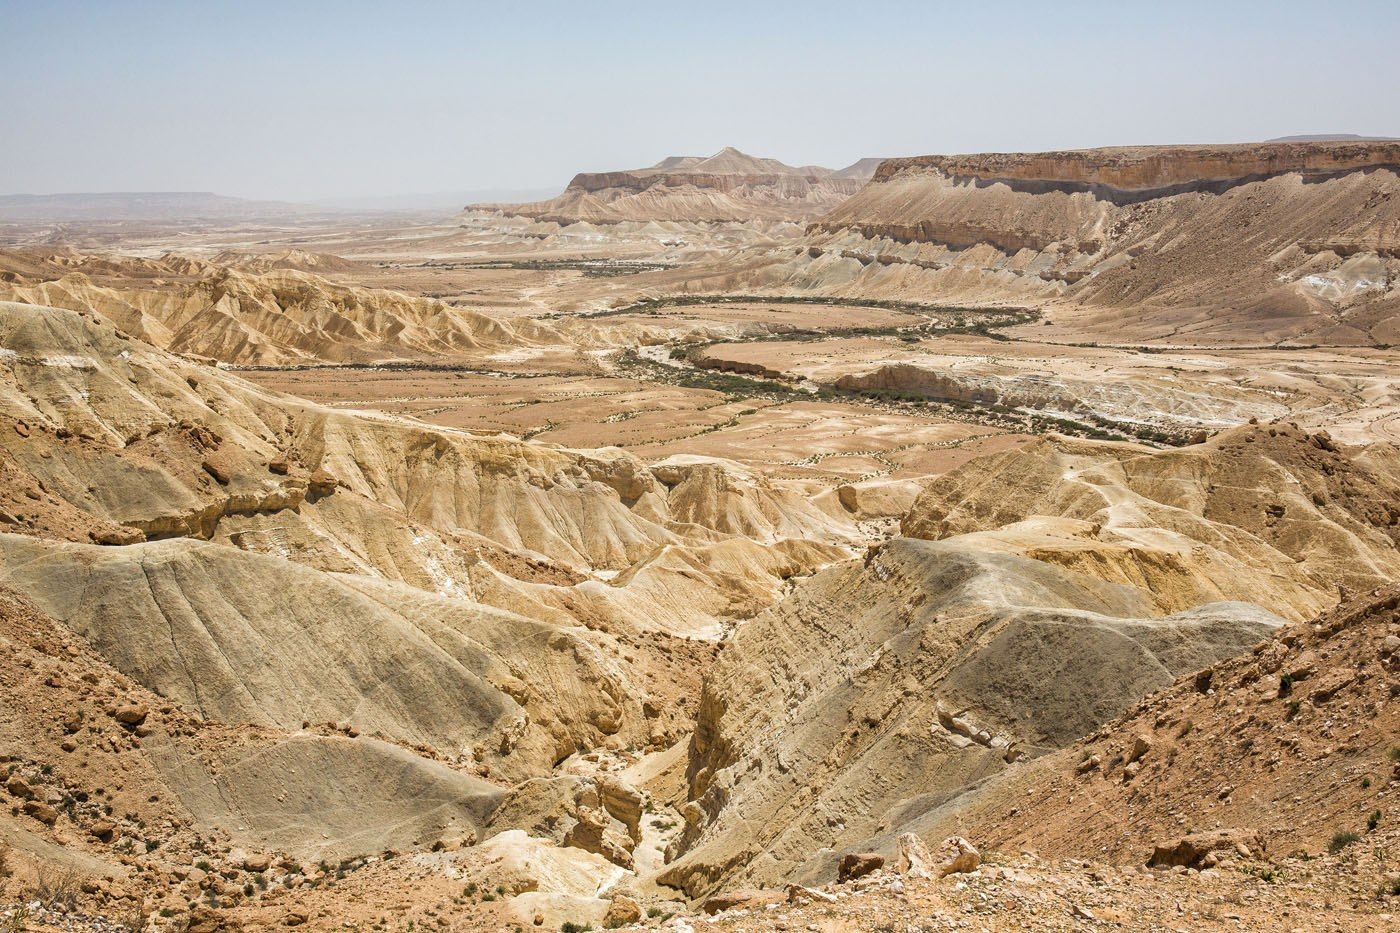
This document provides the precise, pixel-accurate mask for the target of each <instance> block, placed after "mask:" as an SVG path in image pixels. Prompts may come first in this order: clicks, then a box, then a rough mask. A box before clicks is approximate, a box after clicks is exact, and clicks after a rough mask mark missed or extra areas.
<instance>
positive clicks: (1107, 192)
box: [694, 142, 1400, 345]
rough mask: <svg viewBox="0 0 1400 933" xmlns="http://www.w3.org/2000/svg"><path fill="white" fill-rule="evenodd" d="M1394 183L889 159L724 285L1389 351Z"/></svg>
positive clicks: (1388, 148) (1286, 149)
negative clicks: (997, 307)
mask: <svg viewBox="0 0 1400 933" xmlns="http://www.w3.org/2000/svg"><path fill="white" fill-rule="evenodd" d="M1398 172H1400V144H1396V143H1394V142H1347V143H1337V142H1307V143H1268V144H1258V145H1242V146H1160V147H1135V148H1124V149H1091V150H1082V151H1076V152H1053V153H994V154H984V155H967V156H920V157H915V158H905V159H890V160H886V161H885V162H884V163H882V165H881V167H880V169H879V171H878V172H877V173H876V175H875V176H874V177H873V178H872V180H871V181H870V183H869V184H867V185H866V186H865V187H864V188H862V189H861V190H860V192H859V193H857V194H856V195H854V196H852V197H851V198H850V199H849V200H847V201H846V202H844V203H843V204H841V205H840V206H838V207H836V208H835V209H833V210H832V211H831V212H830V213H829V214H827V215H826V216H824V217H822V218H820V219H819V220H817V221H815V222H814V223H813V224H812V225H811V226H810V227H809V232H808V238H807V239H808V243H806V244H805V245H804V246H802V247H800V248H798V249H796V250H793V251H791V252H790V253H787V254H786V255H778V256H769V257H768V258H766V259H764V260H761V261H755V262H754V263H753V264H751V265H749V266H747V267H745V268H744V269H743V270H742V275H743V277H744V280H745V281H746V283H747V284H748V285H749V286H750V287H754V286H757V287H774V288H782V289H784V290H791V289H794V288H795V289H799V290H802V291H812V292H816V293H818V294H825V295H851V296H863V297H881V298H913V297H915V296H917V298H918V300H920V301H926V302H927V301H946V302H948V303H995V304H1034V305H1036V306H1038V307H1042V308H1049V309H1052V314H1051V315H1050V317H1051V319H1052V322H1053V323H1054V324H1055V325H1057V326H1060V327H1063V328H1069V329H1073V330H1074V331H1075V332H1076V333H1079V334H1082V333H1084V332H1086V331H1087V332H1088V333H1089V334H1090V335H1091V336H1094V337H1095V338H1097V339H1100V340H1102V341H1106V342H1114V343H1122V342H1130V341H1137V342H1147V341H1160V342H1170V343H1174V344H1188V345H1189V344H1192V343H1211V344H1227V345H1228V344H1235V345H1238V344H1256V343H1272V342H1275V341H1281V340H1282V341H1289V342H1293V343H1319V344H1346V345H1353V344H1387V343H1394V342H1397V340H1400V197H1398V196H1397V195H1400V174H1397V173H1398ZM727 274H729V275H732V274H733V269H729V270H727ZM694 287H695V288H696V289H697V290H701V289H703V288H706V287H710V286H709V285H708V284H707V283H705V282H704V281H703V280H701V281H697V282H696V284H695V286H694ZM1037 333H1039V334H1042V335H1044V336H1051V335H1055V334H1057V333H1058V331H1056V330H1044V331H1037Z"/></svg>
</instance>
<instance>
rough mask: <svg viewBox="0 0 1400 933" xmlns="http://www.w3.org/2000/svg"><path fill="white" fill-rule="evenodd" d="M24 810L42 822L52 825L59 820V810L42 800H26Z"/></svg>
mask: <svg viewBox="0 0 1400 933" xmlns="http://www.w3.org/2000/svg"><path fill="white" fill-rule="evenodd" d="M24 812H25V813H28V814H29V815H30V816H32V817H34V819H36V820H38V821H39V822H40V823H45V824H47V825H49V826H52V825H53V824H54V823H57V822H58V811H57V810H55V809H54V808H53V807H51V806H49V805H48V804H46V803H44V802H43V801H42V800H26V801H25V802H24Z"/></svg>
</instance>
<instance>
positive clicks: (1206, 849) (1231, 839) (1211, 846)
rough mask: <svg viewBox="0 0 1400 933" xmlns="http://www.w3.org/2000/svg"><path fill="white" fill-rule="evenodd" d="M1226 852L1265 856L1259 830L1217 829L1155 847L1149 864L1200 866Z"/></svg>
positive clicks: (1168, 866) (1165, 866) (1217, 858)
mask: <svg viewBox="0 0 1400 933" xmlns="http://www.w3.org/2000/svg"><path fill="white" fill-rule="evenodd" d="M1222 853H1225V854H1231V853H1233V854H1235V855H1239V856H1240V857H1242V858H1255V857H1257V856H1260V855H1263V853H1264V846H1263V843H1262V842H1261V840H1260V838H1259V833H1257V832H1255V831H1254V830H1252V829H1216V830H1211V831H1210V832H1204V833H1192V834H1191V835H1189V836H1183V837H1182V838H1180V839H1177V840H1176V841H1174V842H1169V843H1165V844H1163V845H1158V846H1155V847H1154V848H1153V850H1152V858H1151V859H1149V860H1148V862H1147V864H1149V865H1152V866H1156V867H1161V868H1171V867H1175V866H1178V865H1180V866H1184V867H1186V868H1196V867H1200V866H1201V865H1203V864H1204V863H1207V862H1209V863H1210V864H1215V862H1216V861H1218V860H1219V858H1220V855H1221V854H1222Z"/></svg>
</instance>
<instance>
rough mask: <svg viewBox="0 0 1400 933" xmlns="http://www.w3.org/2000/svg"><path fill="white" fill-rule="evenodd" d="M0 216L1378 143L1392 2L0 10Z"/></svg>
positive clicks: (1398, 61) (1388, 93) (111, 2)
mask: <svg viewBox="0 0 1400 933" xmlns="http://www.w3.org/2000/svg"><path fill="white" fill-rule="evenodd" d="M0 35H3V36H4V37H5V41H4V49H5V63H4V65H3V75H4V77H3V80H0V126H3V132H4V137H5V138H4V142H3V143H0V193H21V192H23V193H50V192H60V191H132V190H210V191H216V192H219V193H221V194H231V195H241V196H244V197H263V198H283V199H313V198H324V197H333V196H352V195H369V194H402V193H409V192H426V191H445V190H453V191H456V190H466V189H490V188H538V187H551V186H559V185H562V184H564V183H565V182H566V181H567V180H568V179H569V177H570V176H571V175H573V173H574V172H576V171H580V170H600V169H608V168H630V167H635V166H639V165H644V164H649V163H651V162H654V161H656V160H658V159H660V158H661V157H663V156H666V155H670V154H708V153H711V152H714V151H716V150H718V149H720V148H721V147H723V146H726V145H733V146H737V147H739V148H740V149H743V150H745V151H746V152H751V153H754V154H757V155H765V156H775V157H777V158H780V159H782V160H784V161H786V162H791V163H799V164H823V165H829V166H840V165H844V164H847V163H850V162H852V161H854V160H855V159H857V158H859V157H862V156H885V155H913V154H919V153H930V152H969V151H986V150H1027V149H1050V148H1067V147H1084V146H1099V145H1112V144H1129V143H1171V142H1233V141H1246V140H1257V139H1263V138H1267V137H1271V136H1280V135H1285V134H1296V133H1319V132H1353V133H1367V134H1376V135H1391V136H1400V46H1398V45H1397V37H1400V0H1376V2H1351V3H1348V2H1331V3H1319V2H1316V0H1313V2H1306V3H1303V2H1297V3H1295V2H1290V0H1276V2H1270V3H1262V2H1261V3H1255V2H1231V0H1214V2H1209V3H1196V2H1181V0H1166V2H1163V0H1155V2H1150V3H1136V2H1131V0H1120V2H1116V3H1089V2H1085V3H1074V2H1060V3H1029V2H1000V3H996V2H967V0H960V2H956V3H946V4H945V3H940V2H926V3H904V2H895V0H881V2H861V0H848V2H843V3H826V2H821V0H805V2H799V3H765V2H761V0H749V2H744V3H729V2H722V0H701V2H694V3H675V2H664V0H661V2H651V3H610V2H596V0H594V2H589V0H578V2H573V3H546V2H538V3H531V2H523V0H517V2H511V0H498V2H494V3H481V4H477V3H445V2H443V3H429V2H394V3H390V2H384V3H358V2H353V0H338V2H324V3H311V2H295V0H282V2H276V3H263V2H250V0H244V2H239V3H217V2H198V0H190V2H186V3H173V2H163V3H157V2H136V0H129V2H122V0H105V2H64V0H34V2H14V0H0Z"/></svg>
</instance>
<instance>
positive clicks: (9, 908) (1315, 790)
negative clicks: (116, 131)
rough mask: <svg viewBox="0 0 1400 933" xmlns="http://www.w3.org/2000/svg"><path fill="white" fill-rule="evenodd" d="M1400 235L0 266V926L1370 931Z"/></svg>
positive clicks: (963, 177) (849, 197)
mask: <svg viewBox="0 0 1400 933" xmlns="http://www.w3.org/2000/svg"><path fill="white" fill-rule="evenodd" d="M1397 173H1400V144H1397V143H1393V142H1295V143H1270V144H1259V145H1244V146H1216V147H1204V146H1197V147H1160V148H1151V147H1139V148H1122V149H1102V150H1085V151H1075V152H1055V153H1038V154H994V155H972V156H922V157H916V158H895V159H887V160H883V161H882V160H879V159H867V160H862V161H861V162H858V163H856V164H855V165H852V166H849V167H847V168H844V169H840V170H832V169H825V168H819V167H812V166H807V167H792V166H788V165H785V164H783V163H781V162H778V161H776V160H773V159H761V158H754V157H751V156H748V155H745V154H743V153H741V152H738V151H736V150H732V149H727V150H724V151H722V152H720V153H717V154H715V155H713V156H710V157H703V158H702V157H675V158H671V159H667V160H664V161H663V162H661V163H659V164H657V165H655V166H651V167H648V168H645V169H636V170H626V171H623V170H619V171H609V172H600V173H592V174H581V175H579V176H578V177H577V178H575V180H574V181H573V182H572V183H571V184H570V185H569V186H568V188H567V189H566V190H565V191H564V192H563V193H561V194H560V195H559V196H557V197H555V198H553V199H550V200H548V201H544V202H540V203H534V204H522V205H503V204H491V205H473V206H469V207H467V208H466V209H464V210H463V211H462V212H461V213H460V214H458V215H456V216H453V217H449V218H440V217H429V216H424V217H415V216H410V215H373V216H370V215H366V216H359V215H337V214H326V213H319V214H318V213H309V212H308V213H300V214H299V213H285V212H283V213H279V212H278V211H277V210H275V209H274V208H273V207H269V206H258V205H252V206H249V207H248V208H247V209H246V210H242V209H240V210H238V211H234V210H233V209H232V208H230V207H229V206H228V205H226V204H222V203H220V204H214V205H210V204H203V203H201V202H199V201H198V198H197V197H196V196H191V198H192V199H193V202H192V203H185V202H183V201H182V202H180V203H177V204H174V205H172V206H167V205H164V203H163V202H162V203H161V204H159V205H157V207H159V210H156V209H154V208H152V209H151V210H149V211H147V213H145V214H143V215H142V216H141V217H140V218H139V219H135V220H133V219H130V218H127V219H108V218H107V217H104V216H103V212H104V210H108V209H107V208H105V207H104V206H103V205H102V204H95V205H69V206H68V207H69V212H68V214H65V215H64V216H63V217H62V218H60V219H57V220H48V219H45V218H44V217H43V216H37V217H36V216H31V215H24V216H12V217H10V218H9V219H8V220H6V221H4V222H3V223H0V585H2V587H3V588H0V647H2V648H3V650H0V754H3V756H4V757H3V765H0V779H3V780H0V783H3V785H4V786H3V789H0V800H3V802H4V804H5V807H4V808H3V809H0V854H3V861H0V900H3V902H4V903H3V910H4V923H8V924H10V926H11V927H12V928H15V929H29V928H33V929H64V930H72V929H84V930H87V929H92V930H115V929H118V928H127V929H132V930H137V929H154V930H160V931H165V930H172V931H175V930H179V931H183V930H191V931H200V933H213V931H221V930H229V931H232V930H239V929H242V930H249V931H252V930H260V929H261V930H271V929H281V928H283V927H300V928H304V929H317V930H322V929H324V930H330V929H336V930H342V929H352V930H365V931H367V930H405V929H444V930H464V931H465V930H512V929H514V930H530V929H544V930H559V929H573V930H581V929H585V928H588V927H592V928H594V929H602V928H605V927H606V928H631V927H647V928H659V929H666V930H671V931H676V933H684V931H696V930H728V931H737V930H749V931H756V930H770V929H776V930H821V931H856V930H900V931H904V930H935V929H952V928H957V929H979V930H980V929H985V930H1002V929H1046V930H1058V929H1070V928H1112V929H1143V930H1146V929H1181V930H1186V929H1190V930H1200V929H1241V928H1253V929H1304V930H1312V929H1337V930H1343V929H1345V930H1362V929H1376V930H1381V929H1390V928H1393V926H1392V924H1393V923H1394V919H1393V914H1394V912H1395V911H1396V909H1397V902H1396V898H1397V896H1400V864H1397V852H1398V851H1400V849H1397V846H1398V845H1400V826H1398V824H1397V820H1400V811H1398V810H1397V809H1396V805H1395V797H1394V794H1395V792H1396V788H1397V784H1396V781H1397V780H1400V718H1397V710H1400V705H1397V704H1398V703H1400V699H1397V697H1400V608H1398V607H1400V587H1397V585H1396V581H1397V578H1400V547H1398V546H1397V545H1400V446H1397V445H1398V444H1400V350H1397V349H1396V348H1395V345H1397V344H1400V175H1398V174H1397ZM216 208H217V209H216ZM45 209H48V210H53V209H52V208H45ZM35 210H38V208H35ZM75 218H76V219H75Z"/></svg>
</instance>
